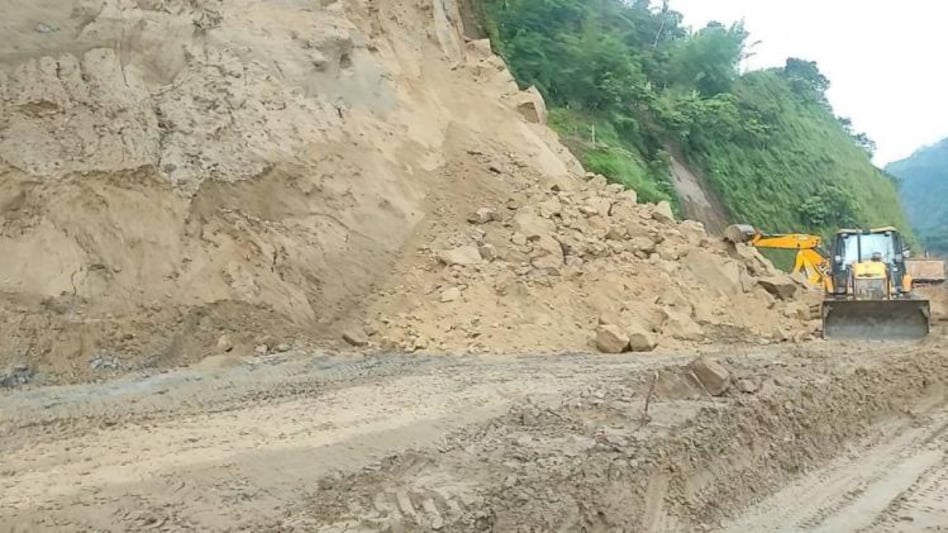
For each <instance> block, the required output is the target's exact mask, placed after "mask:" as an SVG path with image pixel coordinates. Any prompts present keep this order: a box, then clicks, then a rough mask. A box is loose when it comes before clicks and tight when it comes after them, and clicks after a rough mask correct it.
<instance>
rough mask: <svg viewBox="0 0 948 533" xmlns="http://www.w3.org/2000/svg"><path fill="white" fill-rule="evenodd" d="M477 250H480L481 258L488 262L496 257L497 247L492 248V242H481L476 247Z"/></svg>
mask: <svg viewBox="0 0 948 533" xmlns="http://www.w3.org/2000/svg"><path fill="white" fill-rule="evenodd" d="M477 251H478V252H480V254H481V259H483V260H484V261H487V262H490V261H493V260H494V259H497V248H494V246H493V245H492V244H482V245H480V246H479V247H478V248H477Z"/></svg>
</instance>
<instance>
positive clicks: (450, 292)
mask: <svg viewBox="0 0 948 533" xmlns="http://www.w3.org/2000/svg"><path fill="white" fill-rule="evenodd" d="M459 298H461V289H459V288H457V287H451V288H450V289H447V290H445V291H444V292H442V293H441V303H445V304H446V303H450V302H454V301H456V300H458V299H459Z"/></svg>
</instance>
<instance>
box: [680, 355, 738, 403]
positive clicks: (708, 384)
mask: <svg viewBox="0 0 948 533" xmlns="http://www.w3.org/2000/svg"><path fill="white" fill-rule="evenodd" d="M688 367H689V368H690V369H691V370H692V372H694V373H695V376H696V377H697V378H698V381H700V382H701V384H702V385H704V388H706V389H708V392H709V393H711V395H712V396H720V395H722V394H724V393H725V392H727V390H728V388H729V387H730V386H731V374H730V373H729V372H728V371H727V369H725V368H724V367H723V366H721V365H720V364H719V363H717V362H715V361H712V360H710V359H707V358H705V357H699V358H697V359H695V360H694V361H692V362H691V363H689V365H688Z"/></svg>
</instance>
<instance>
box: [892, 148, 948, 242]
mask: <svg viewBox="0 0 948 533" xmlns="http://www.w3.org/2000/svg"><path fill="white" fill-rule="evenodd" d="M886 172H888V173H889V174H892V175H893V176H895V177H896V178H897V179H898V180H899V182H900V185H899V194H900V196H901V198H902V204H903V206H904V207H905V211H906V213H907V214H908V217H909V222H910V223H911V224H912V227H913V228H915V231H916V233H917V234H918V237H919V239H920V240H921V241H922V245H923V246H924V247H925V248H926V249H928V250H929V251H931V252H933V253H938V254H948V201H946V199H948V139H943V140H942V141H941V142H939V143H937V144H934V145H931V146H926V147H924V148H921V149H919V150H917V151H916V152H915V153H914V154H912V155H911V156H910V157H908V158H906V159H903V160H901V161H896V162H894V163H891V164H890V165H888V166H887V167H886Z"/></svg>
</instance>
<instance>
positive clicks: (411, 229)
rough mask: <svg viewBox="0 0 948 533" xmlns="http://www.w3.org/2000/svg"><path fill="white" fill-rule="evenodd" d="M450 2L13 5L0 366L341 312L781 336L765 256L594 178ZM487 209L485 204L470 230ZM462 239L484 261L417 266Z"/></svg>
mask: <svg viewBox="0 0 948 533" xmlns="http://www.w3.org/2000/svg"><path fill="white" fill-rule="evenodd" d="M459 20H460V17H459V15H458V10H457V6H456V5H454V4H453V3H452V2H446V1H442V0H427V1H408V0H380V1H374V2H366V3H363V2H349V3H345V4H343V3H340V2H336V3H326V4H318V3H317V4H314V3H312V2H306V1H302V0H283V1H281V2H265V1H261V0H234V1H228V2H221V1H215V0H192V1H184V0H135V1H132V0H74V1H56V2H54V1H45V2H33V1H30V2H27V1H25V0H14V1H13V2H12V4H10V3H8V8H7V9H5V17H4V20H3V21H0V29H2V31H3V34H4V35H5V36H7V37H8V38H7V39H5V40H4V42H3V43H0V117H2V118H0V177H2V179H0V249H2V250H3V256H2V260H0V294H2V298H0V302H2V307H0V320H3V323H4V324H5V325H6V328H5V331H4V335H3V337H2V339H0V363H5V364H8V365H9V366H10V367H12V368H13V369H14V371H15V372H20V373H21V374H23V373H25V374H23V375H26V374H31V373H32V372H34V371H38V372H40V374H41V375H45V376H48V377H49V378H50V379H67V380H73V379H86V378H89V377H91V376H93V375H94V373H96V372H101V371H103V370H113V371H123V370H131V369H138V368H147V367H162V366H167V365H171V364H178V363H187V362H191V361H194V360H197V359H200V358H203V357H205V356H208V355H213V354H215V353H219V352H220V351H221V350H224V349H230V345H231V344H233V345H235V346H234V349H235V350H236V351H238V352H248V351H249V350H251V349H252V347H254V346H256V345H259V344H261V343H267V344H269V345H270V346H276V345H278V344H281V343H290V344H292V343H296V344H305V343H309V342H320V341H323V342H325V341H338V340H339V339H340V336H341V335H340V333H341V331H342V328H344V327H345V328H350V329H353V328H354V329H355V330H356V331H355V333H354V334H353V335H350V337H355V340H356V341H357V343H358V344H362V343H363V340H365V339H362V336H363V332H364V333H366V334H368V335H367V336H368V337H369V338H368V342H369V343H370V344H373V345H378V344H382V345H385V344H393V345H397V346H402V345H408V347H410V348H413V349H421V348H434V347H438V348H443V349H446V350H456V349H462V348H470V347H472V345H475V346H473V347H475V348H476V347H490V348H493V349H529V350H536V349H541V348H542V349H563V350H577V349H584V348H587V347H589V340H590V339H591V337H592V329H593V328H594V327H595V325H596V319H597V318H598V317H599V316H600V315H601V314H603V313H611V315H612V316H613V317H615V318H614V319H613V320H614V321H617V322H619V321H622V325H623V327H625V326H627V325H628V324H626V322H628V321H630V320H632V319H633V318H635V319H636V320H639V321H640V322H643V323H644V324H645V326H644V327H647V328H649V329H652V330H654V332H655V333H659V334H662V335H664V336H666V337H672V336H678V337H684V338H687V339H688V340H699V339H701V338H704V337H706V336H709V335H712V334H713V333H714V332H713V331H712V330H711V329H709V328H708V326H709V325H714V324H723V325H731V326H736V327H737V328H743V329H744V330H750V331H757V332H758V333H759V332H760V331H761V330H762V328H764V326H763V324H770V325H768V326H766V328H764V329H769V331H767V333H768V336H776V337H778V338H783V337H785V336H786V334H787V333H788V332H787V331H774V326H773V324H777V323H778V322H779V321H780V320H782V318H781V314H780V310H778V309H777V308H776V307H775V304H774V301H773V297H772V296H771V295H770V294H769V293H767V292H765V291H764V290H763V289H762V288H760V287H758V286H757V285H756V283H755V278H754V276H760V275H764V276H770V275H773V274H774V273H773V272H772V271H771V267H770V266H769V265H768V264H766V263H763V262H761V260H760V259H759V258H758V257H757V256H756V255H754V254H753V253H752V252H751V251H748V250H741V251H735V250H725V249H723V248H720V247H719V246H718V245H717V244H711V243H709V242H707V239H706V238H705V237H703V236H702V234H701V230H700V228H699V227H697V226H695V225H693V224H688V225H686V226H682V227H681V228H678V227H676V226H675V225H674V224H673V223H671V222H670V221H668V220H665V219H664V218H663V217H662V215H661V213H660V214H659V215H653V213H652V212H653V210H654V208H653V207H651V206H638V205H635V204H634V195H632V194H631V193H625V195H622V194H620V193H619V191H616V190H608V189H606V188H605V187H603V185H604V184H603V183H601V180H599V179H591V180H589V181H587V180H586V179H584V178H583V176H584V173H583V171H582V169H581V168H580V167H579V165H578V164H577V163H576V161H575V159H573V158H572V157H571V156H570V155H569V153H568V152H567V151H566V150H565V149H564V148H563V147H562V146H561V145H560V144H559V143H558V142H557V140H556V139H555V136H554V135H553V134H552V133H551V132H550V131H549V130H547V129H546V128H545V126H543V124H542V121H543V118H544V117H543V115H544V110H543V107H542V102H539V101H538V98H537V95H536V93H534V92H521V91H519V90H518V88H517V87H516V85H515V84H514V82H513V80H512V78H511V76H510V74H509V73H508V72H507V70H506V68H505V66H504V64H503V62H502V61H500V60H499V59H498V58H496V57H494V56H493V55H492V54H491V53H490V51H489V46H488V45H487V44H486V43H484V42H482V41H476V42H467V41H466V40H465V38H464V37H463V32H462V29H461V27H460V22H459ZM517 111H519V113H518V112H517ZM553 187H556V188H557V190H554V189H553ZM554 197H555V198H554ZM554 201H555V202H558V204H559V207H555V205H553V204H552V202H554ZM544 205H546V207H543V206H544ZM480 208H492V209H493V210H494V212H495V213H498V216H497V217H494V216H493V215H490V216H487V219H489V220H487V219H484V220H480V221H479V222H486V224H484V225H483V226H481V227H471V226H470V225H469V224H470V223H469V222H468V221H467V220H466V219H467V217H468V216H469V214H471V213H473V212H475V211H476V210H478V209H480ZM557 210H559V212H556V211H557ZM485 213H486V212H485ZM605 237H608V239H604V238H605ZM642 239H648V240H650V242H651V244H649V243H646V242H645V241H644V240H642ZM487 244H490V245H492V247H493V251H491V250H489V249H487V248H485V246H483V245H487ZM464 245H481V246H480V247H481V250H479V251H478V259H474V258H473V257H472V256H470V255H468V260H464V261H461V262H462V263H464V264H462V265H458V266H456V267H445V266H443V265H441V264H440V263H437V262H436V260H435V259H433V258H434V257H435V256H437V255H438V253H439V252H443V251H444V250H445V249H449V248H453V247H457V246H464ZM702 245H705V246H710V247H711V248H710V249H709V250H698V247H699V246H702ZM426 247H427V248H426ZM429 250H430V253H429ZM467 252H470V250H467ZM462 253H463V252H462ZM485 254H486V255H485ZM726 256H732V258H729V257H726ZM482 257H487V259H486V260H484V259H482ZM689 258H690V259H689ZM482 261H485V262H483V263H482V264H474V263H481V262H482ZM487 261H493V262H487ZM448 262H453V263H456V262H457V261H455V260H449V261H448ZM776 282H777V283H778V284H781V285H782V286H783V287H787V286H788V285H787V282H786V280H776ZM448 285H450V286H448ZM442 286H443V287H442ZM452 287H456V288H458V289H459V291H460V294H459V295H458V297H457V298H453V299H452V296H451V294H449V295H448V296H444V297H443V296H442V294H441V293H442V292H443V291H446V290H447V289H449V288H452ZM700 287H704V288H700ZM769 287H770V288H771V292H779V291H775V290H774V288H773V284H771V285H769ZM378 288H381V292H378V291H377V289H378ZM695 290H698V292H697V293H693V291H695ZM431 291H437V292H434V293H432V294H428V293H429V292H431ZM452 293H453V291H452ZM442 299H443V300H446V301H447V302H446V303H450V304H451V305H450V306H444V305H445V304H442V303H441V300H442ZM660 299H661V300H660ZM640 304H642V305H640ZM669 311H671V312H669ZM788 313H789V314H791V315H794V316H796V315H797V314H800V315H801V316H802V314H803V313H802V312H800V310H799V309H797V308H792V309H790V310H789V311H788ZM631 315H636V316H635V317H633V316H631ZM642 315H644V317H643V316H642ZM749 316H752V317H753V318H752V319H751V318H748V317H749ZM696 320H697V321H704V322H706V325H705V326H704V327H700V326H695V325H692V322H694V321H696ZM419 324H423V327H422V326H421V325H419ZM472 324H473V325H472ZM359 328H362V330H363V331H359ZM376 332H377V333H376ZM682 332H685V333H682ZM225 334H226V335H227V336H228V337H229V339H228V340H227V341H226V342H219V339H220V337H221V336H222V335H225ZM472 339H479V340H476V341H472ZM478 343H480V344H479V345H478Z"/></svg>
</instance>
